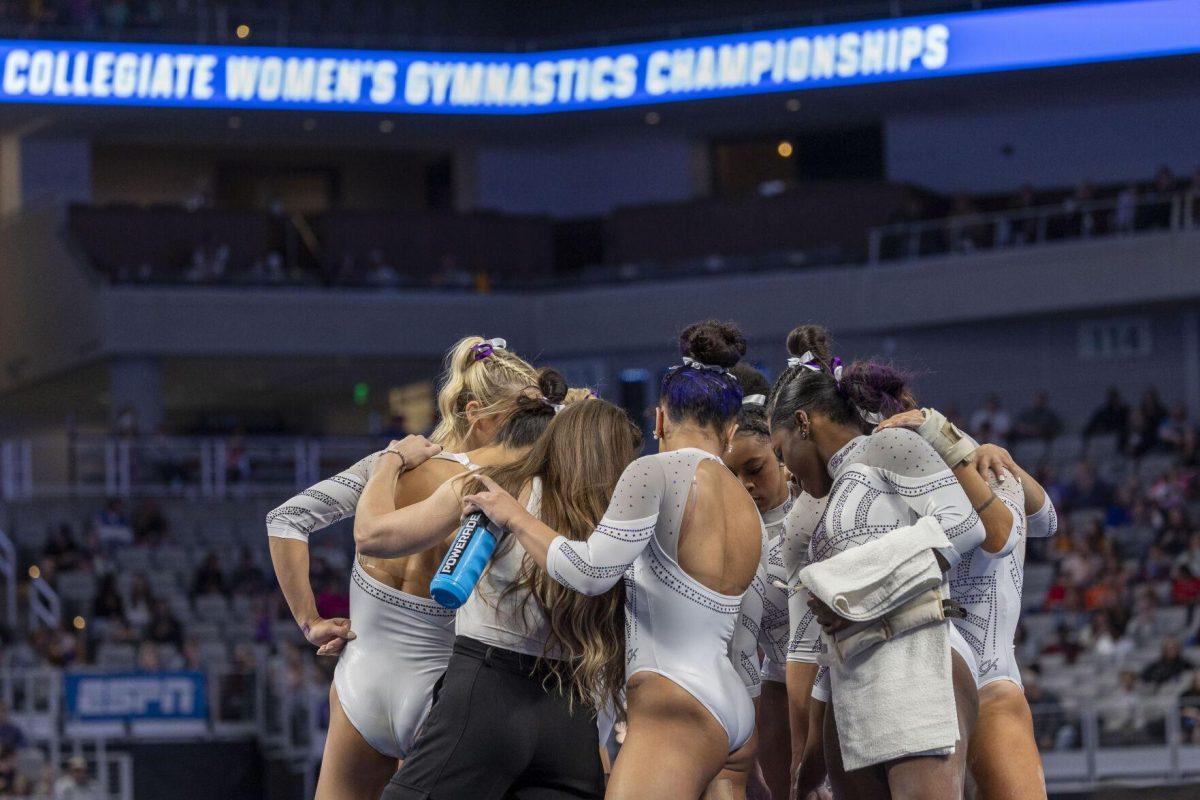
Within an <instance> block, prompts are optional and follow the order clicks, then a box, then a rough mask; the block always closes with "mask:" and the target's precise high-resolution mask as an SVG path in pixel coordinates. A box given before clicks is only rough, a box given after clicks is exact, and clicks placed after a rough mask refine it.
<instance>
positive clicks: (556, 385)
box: [538, 367, 570, 405]
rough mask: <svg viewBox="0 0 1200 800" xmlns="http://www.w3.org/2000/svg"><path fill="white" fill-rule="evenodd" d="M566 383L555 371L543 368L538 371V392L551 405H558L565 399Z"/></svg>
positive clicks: (567, 387)
mask: <svg viewBox="0 0 1200 800" xmlns="http://www.w3.org/2000/svg"><path fill="white" fill-rule="evenodd" d="M569 389H570V387H569V386H567V381H566V379H565V378H563V376H562V374H561V373H559V371H558V370H556V369H551V368H550V367H543V368H542V369H540V370H538V391H540V392H541V393H542V397H545V398H546V399H547V400H549V401H550V402H551V403H554V404H555V405H558V404H559V403H561V402H562V401H563V400H565V399H566V397H567V391H568V390H569Z"/></svg>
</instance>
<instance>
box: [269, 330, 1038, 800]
mask: <svg viewBox="0 0 1200 800" xmlns="http://www.w3.org/2000/svg"><path fill="white" fill-rule="evenodd" d="M787 349H788V352H789V353H790V357H789V359H788V366H787V369H786V370H784V371H783V373H782V374H780V375H779V377H778V378H777V379H776V380H775V382H774V384H773V385H772V384H769V383H768V382H767V380H766V379H765V378H764V377H763V376H762V375H761V374H759V373H758V372H757V371H756V370H754V369H753V368H751V367H749V366H748V365H746V364H744V363H741V358H742V357H743V356H744V355H745V352H746V342H745V339H744V337H743V336H742V334H741V333H740V331H739V330H738V329H737V327H736V326H734V325H732V324H729V323H719V322H715V321H708V322H702V323H698V324H695V325H692V326H690V327H688V328H687V329H686V330H684V331H683V333H682V334H681V335H680V350H681V353H682V361H681V363H679V364H678V365H676V366H673V367H671V368H670V369H669V370H667V372H666V374H665V375H664V377H663V379H662V382H661V386H660V390H659V399H658V403H657V405H656V408H655V412H654V413H655V416H654V429H653V437H654V439H655V440H657V444H658V452H657V453H654V454H652V455H647V456H640V457H639V455H640V453H641V452H642V450H643V444H644V443H643V440H642V432H641V429H640V428H639V427H638V426H637V425H635V424H634V423H633V422H632V421H631V420H630V418H629V416H628V415H627V413H626V412H625V411H624V410H623V409H621V408H619V407H618V406H615V405H613V404H611V403H609V402H607V401H605V400H602V399H599V398H597V397H596V396H595V395H594V394H593V393H592V392H590V391H588V390H587V389H584V388H571V387H568V386H567V384H566V382H565V381H564V379H563V378H562V376H561V375H560V374H559V373H557V372H556V371H554V370H553V369H550V368H541V369H539V368H535V367H533V366H531V365H530V364H528V363H526V362H525V361H524V360H522V359H521V358H520V357H519V356H518V355H516V354H515V353H514V352H513V351H512V350H509V349H508V347H507V344H506V343H505V342H504V341H503V340H501V339H490V340H485V339H483V338H481V337H468V338H465V339H463V340H462V341H460V342H458V343H457V344H456V345H455V346H454V347H453V348H452V349H451V350H450V352H449V353H448V354H447V357H446V365H445V373H444V374H443V376H442V378H441V386H440V390H439V392H438V398H437V405H438V412H439V417H440V419H439V423H438V426H437V428H436V429H435V430H434V431H433V433H432V434H431V435H430V437H429V438H428V439H426V438H424V437H420V436H409V437H407V438H406V439H404V440H402V441H396V442H392V443H391V445H389V446H388V448H387V449H385V450H383V451H381V452H378V453H374V454H371V455H368V456H366V457H365V458H364V459H362V460H361V461H359V462H358V463H357V464H355V465H354V466H352V467H350V468H349V469H347V470H346V471H344V472H342V473H339V474H338V475H335V476H333V477H331V478H329V479H327V480H324V481H322V482H320V483H318V484H317V485H315V486H313V487H311V488H310V489H308V490H306V491H304V492H302V493H301V494H299V495H297V496H295V497H293V498H291V499H290V500H288V501H287V502H285V503H284V504H283V505H281V506H279V507H278V508H276V509H275V510H274V511H272V512H271V513H270V514H269V515H268V516H267V532H268V535H269V536H270V537H271V539H270V544H271V557H272V561H273V562H274V566H275V572H276V575H277V576H278V579H279V583H280V586H281V588H282V589H283V592H284V595H285V597H286V599H287V602H288V605H289V607H290V609H291V611H292V614H293V616H294V617H295V619H296V622H297V624H299V625H300V627H301V629H302V630H303V632H304V634H305V636H306V638H307V639H308V641H309V642H311V643H312V644H313V645H314V646H316V647H317V653H318V654H321V655H331V656H337V657H338V663H337V668H336V671H335V673H334V680H333V686H332V687H331V689H330V725H329V734H328V738H327V740H326V744H325V753H324V757H323V760H322V766H321V773H320V777H319V780H318V784H317V790H316V797H317V799H318V800H341V799H342V798H345V799H346V800H366V799H367V798H370V800H374V799H375V798H378V797H380V796H383V797H386V798H388V800H476V799H479V800H489V799H490V798H495V799H496V800H501V799H503V800H553V799H557V798H564V799H565V798H600V797H606V798H614V799H616V800H632V799H634V798H637V799H639V800H641V799H643V798H664V799H665V798H670V799H672V800H674V799H675V798H680V799H681V800H682V799H688V800H690V799H693V798H705V800H726V799H732V798H745V797H748V796H749V797H759V798H765V797H768V796H770V797H773V798H775V800H787V799H788V798H796V800H809V799H810V798H828V797H830V796H832V797H834V798H921V799H922V800H926V799H940V798H946V799H947V800H949V799H951V798H962V797H971V798H984V800H993V799H994V800H1000V799H1001V798H1002V799H1003V800H1009V799H1010V798H1021V799H1023V798H1042V799H1043V800H1044V798H1045V797H1046V791H1045V787H1044V780H1043V776H1042V772H1041V762H1040V759H1039V756H1038V752H1037V747H1036V744H1035V742H1034V737H1033V729H1032V723H1031V717H1030V712H1029V707H1028V705H1027V704H1026V702H1025V698H1024V694H1023V692H1022V685H1021V677H1020V673H1019V670H1018V667H1017V664H1016V661H1015V658H1014V647H1013V640H1014V636H1015V633H1016V628H1017V620H1018V616H1019V613H1020V606H1021V602H1020V594H1021V582H1022V575H1023V562H1024V552H1025V542H1026V538H1027V537H1029V536H1034V537H1044V536H1050V535H1052V534H1053V533H1054V531H1055V529H1056V519H1055V515H1054V508H1053V506H1052V505H1051V503H1050V501H1049V499H1048V497H1047V496H1046V493H1045V492H1044V491H1043V490H1042V488H1041V486H1039V485H1038V484H1037V482H1036V481H1035V480H1034V479H1033V478H1032V477H1031V476H1030V475H1029V474H1028V473H1026V472H1025V471H1024V470H1022V469H1021V467H1020V466H1019V465H1017V464H1016V463H1014V462H1013V460H1012V459H1011V457H1010V456H1009V454H1008V453H1007V452H1006V451H1004V450H1003V449H1001V448H999V447H997V446H995V445H992V444H986V443H985V444H982V445H981V444H979V443H977V442H975V441H974V440H973V439H971V438H970V437H969V436H967V435H966V434H964V433H962V432H961V431H960V430H959V429H958V428H957V427H955V426H954V425H953V424H952V423H950V422H949V421H948V420H947V419H946V418H945V417H944V416H943V415H942V414H940V413H939V412H938V411H936V410H935V409H933V408H928V407H926V408H922V407H920V406H919V405H918V403H917V401H916V398H915V397H914V396H913V394H912V392H911V390H910V389H909V387H908V386H907V385H906V382H905V377H904V376H903V375H902V374H901V373H899V372H897V371H896V370H894V369H893V368H891V367H890V366H887V365H884V364H880V363H875V362H869V361H855V362H852V363H848V364H843V363H842V361H841V359H839V358H837V357H836V356H834V355H833V353H832V350H831V346H830V343H829V337H828V334H827V332H826V331H825V330H824V329H823V328H820V327H817V326H811V325H802V326H800V327H798V328H796V329H795V330H793V331H792V333H791V334H790V335H789V336H788V340H787ZM476 511H479V512H483V514H485V515H486V517H487V518H488V519H489V520H490V521H491V523H492V524H493V525H494V526H495V527H496V529H497V531H502V532H503V533H502V535H501V536H500V537H499V543H498V544H497V546H496V549H495V552H494V553H493V555H492V557H491V560H490V562H489V563H488V566H487V568H486V569H485V571H484V572H483V575H482V577H481V578H480V580H479V581H478V583H477V584H476V586H475V588H474V590H473V591H472V592H471V593H470V595H469V596H468V597H467V599H466V602H465V603H463V604H462V605H461V607H459V608H457V609H456V610H451V609H448V608H446V607H443V606H442V605H440V604H439V603H438V602H435V601H434V600H433V599H431V595H430V582H431V580H432V579H433V578H434V575H435V573H436V572H437V570H438V566H439V564H440V563H441V562H442V558H443V556H444V555H445V553H446V551H447V547H448V546H449V543H450V540H451V539H452V538H453V537H454V535H455V533H456V532H457V531H458V528H459V524H460V520H461V519H462V518H463V516H464V515H465V514H469V513H473V512H476ZM351 516H353V517H354V539H355V544H356V547H357V558H356V560H355V563H354V567H353V571H352V573H351V576H350V592H351V594H350V618H349V619H322V618H321V617H320V616H319V615H318V613H317V609H316V603H315V599H314V593H313V589H312V587H311V585H310V584H309V575H308V566H309V555H308V537H309V536H310V534H312V533H314V532H316V531H318V530H320V529H322V528H325V527H327V526H329V525H331V524H333V523H335V522H337V521H339V520H342V519H346V518H349V517H351ZM397 767H399V769H398V771H397Z"/></svg>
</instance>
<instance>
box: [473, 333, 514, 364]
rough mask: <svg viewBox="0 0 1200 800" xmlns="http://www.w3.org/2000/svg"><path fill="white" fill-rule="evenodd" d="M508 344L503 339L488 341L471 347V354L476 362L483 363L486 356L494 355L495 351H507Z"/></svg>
mask: <svg viewBox="0 0 1200 800" xmlns="http://www.w3.org/2000/svg"><path fill="white" fill-rule="evenodd" d="M507 349H508V342H506V341H504V340H503V339H500V338H496V339H488V340H487V341H483V342H480V343H479V344H473V345H471V352H472V353H474V354H475V360H476V361H483V360H484V359H485V358H487V357H488V356H490V355H492V354H494V353H495V352H496V351H497V350H507Z"/></svg>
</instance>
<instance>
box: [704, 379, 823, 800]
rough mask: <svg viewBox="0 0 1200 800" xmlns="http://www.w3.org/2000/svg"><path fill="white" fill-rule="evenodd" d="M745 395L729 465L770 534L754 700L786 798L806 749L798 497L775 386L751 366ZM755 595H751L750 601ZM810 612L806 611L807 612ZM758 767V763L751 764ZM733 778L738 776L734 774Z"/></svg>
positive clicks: (765, 759) (764, 769)
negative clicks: (788, 549)
mask: <svg viewBox="0 0 1200 800" xmlns="http://www.w3.org/2000/svg"><path fill="white" fill-rule="evenodd" d="M732 372H733V374H734V375H735V376H736V377H737V379H738V382H739V383H740V384H741V386H742V392H743V393H744V396H743V398H742V408H741V411H739V412H738V429H737V433H736V434H735V435H734V437H733V442H732V447H731V449H730V451H729V453H728V454H727V455H726V456H725V458H724V460H725V465H726V466H728V467H729V469H730V471H731V472H733V474H734V475H736V476H737V477H738V479H739V480H741V482H742V485H743V486H745V487H746V491H747V492H749V493H750V498H751V499H752V500H754V505H755V506H756V507H757V508H758V511H759V513H760V514H761V515H762V518H763V523H764V526H765V527H766V530H767V546H766V548H765V559H764V560H765V563H764V569H763V573H762V576H761V577H756V578H755V580H754V584H752V587H751V588H752V590H753V591H754V592H755V593H757V599H758V600H760V601H761V604H762V614H761V623H760V625H759V633H758V649H759V650H760V651H761V652H762V665H761V667H760V670H759V671H760V673H761V676H762V690H761V692H760V694H759V697H758V698H757V700H756V701H755V725H756V728H757V731H758V737H757V739H758V742H757V745H758V747H757V750H758V766H759V769H760V771H761V773H762V778H763V780H764V781H765V783H766V785H767V788H768V789H769V790H770V792H771V794H772V796H774V797H786V796H787V792H788V780H789V776H790V775H791V763H792V750H793V747H795V748H797V749H800V748H803V746H804V735H805V733H806V732H807V720H806V721H805V723H806V724H805V725H803V726H800V727H799V729H798V730H797V732H796V734H795V736H796V739H795V741H793V732H792V730H791V720H790V719H789V714H788V698H787V686H786V677H787V676H786V669H787V650H788V638H789V636H790V635H791V632H790V626H789V624H788V594H789V592H788V590H787V589H786V588H784V587H785V586H786V585H787V581H788V573H787V569H786V566H785V563H784V539H783V530H784V521H785V517H786V515H787V514H788V512H789V511H790V510H791V508H792V505H793V503H794V501H795V499H796V497H797V495H798V494H799V489H798V487H796V486H795V485H794V484H793V483H791V482H790V481H789V480H788V475H787V470H786V469H785V468H784V466H783V464H781V463H780V462H779V459H778V458H776V456H775V451H774V450H773V449H772V447H771V432H770V430H769V429H768V427H767V417H766V407H765V403H766V400H767V393H768V392H769V391H770V390H771V387H770V384H768V383H767V379H766V378H764V377H763V376H762V374H761V373H760V372H759V371H758V370H756V369H754V368H753V367H751V366H750V365H748V364H746V363H744V362H743V363H739V364H737V365H736V366H735V367H734V368H733V370H732ZM750 594H751V592H747V597H749V596H750ZM805 610H807V609H805ZM748 767H749V768H751V769H752V768H753V764H749V765H748ZM729 777H730V779H731V780H733V779H735V778H736V777H737V776H735V775H730V776H729Z"/></svg>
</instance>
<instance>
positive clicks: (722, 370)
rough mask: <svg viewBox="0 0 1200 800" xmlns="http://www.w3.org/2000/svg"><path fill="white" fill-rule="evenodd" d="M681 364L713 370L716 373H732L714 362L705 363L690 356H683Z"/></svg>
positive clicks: (706, 370)
mask: <svg viewBox="0 0 1200 800" xmlns="http://www.w3.org/2000/svg"><path fill="white" fill-rule="evenodd" d="M683 366H685V367H691V368H692V369H700V370H704V371H705V372H715V373H717V374H718V375H732V374H733V373H731V372H730V371H729V370H727V369H725V368H724V367H719V366H717V365H716V364H705V363H704V362H702V361H697V360H696V359H694V358H692V357H691V356H684V357H683Z"/></svg>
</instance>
